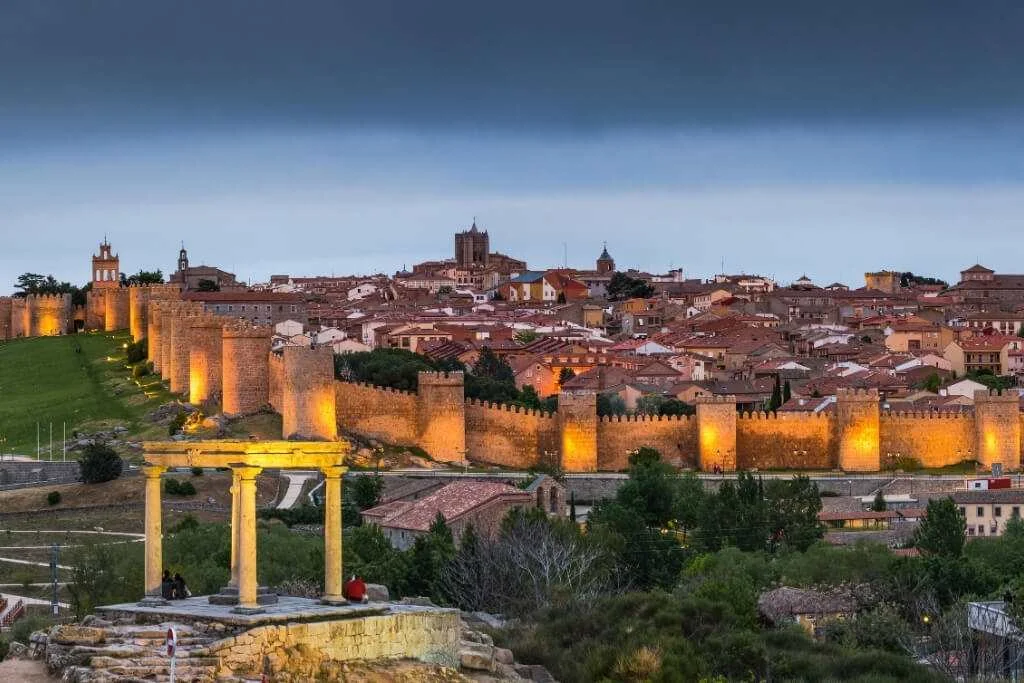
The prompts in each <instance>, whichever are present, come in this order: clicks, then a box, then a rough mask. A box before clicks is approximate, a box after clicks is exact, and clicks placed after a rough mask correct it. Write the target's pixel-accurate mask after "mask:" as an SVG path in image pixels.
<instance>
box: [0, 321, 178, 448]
mask: <svg viewBox="0 0 1024 683" xmlns="http://www.w3.org/2000/svg"><path fill="white" fill-rule="evenodd" d="M127 342H128V334H127V332H118V333H92V334H78V335H69V336H65V337H39V338H34V339H16V340H12V341H8V342H3V343H0V448H2V449H3V451H4V453H5V454H9V453H11V452H12V451H13V452H14V453H16V454H19V455H29V456H31V455H34V454H35V451H36V424H37V423H38V424H39V442H40V444H41V446H42V453H43V457H46V454H47V447H48V445H49V442H50V424H51V423H52V424H53V444H54V445H53V451H54V456H55V457H57V458H59V457H60V453H61V450H60V441H61V435H62V431H61V424H62V422H63V423H66V425H67V434H68V438H69V439H70V438H71V435H72V434H73V432H74V431H76V430H78V431H83V430H84V431H91V430H96V429H100V428H103V427H109V426H112V425H114V424H121V425H124V426H126V427H128V429H129V430H130V431H131V432H132V433H138V432H139V431H140V430H143V429H149V430H152V428H153V426H151V425H148V424H146V423H144V422H143V420H142V418H143V417H144V416H145V415H146V414H147V413H148V412H149V411H151V410H153V409H154V408H155V407H157V406H159V405H160V404H161V403H163V402H166V401H168V400H170V394H169V393H168V392H167V391H166V390H165V389H164V388H163V386H161V384H160V383H159V381H158V378H157V377H156V376H146V377H142V378H140V379H139V380H138V383H137V382H136V380H135V379H133V378H132V376H131V370H130V369H129V368H128V366H127V359H126V357H125V350H124V345H125V344H126V343H127ZM164 429H166V428H164ZM164 433H166V431H165V432H164Z"/></svg>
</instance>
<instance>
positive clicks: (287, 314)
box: [182, 291, 309, 326]
mask: <svg viewBox="0 0 1024 683" xmlns="http://www.w3.org/2000/svg"><path fill="white" fill-rule="evenodd" d="M182 298H183V299H185V300H186V301H197V302H199V303H201V304H202V305H203V308H204V309H206V312H207V313H213V314H214V315H221V316H224V317H225V318H232V319H236V320H246V321H248V322H250V323H252V324H253V325H272V326H273V325H277V324H278V323H282V322H284V321H286V320H294V321H295V322H298V323H301V324H302V325H303V326H305V325H308V324H309V316H308V313H307V311H306V301H305V299H303V297H302V295H301V294H278V293H275V292H223V291H221V292H195V291H191V292H184V293H183V294H182Z"/></svg>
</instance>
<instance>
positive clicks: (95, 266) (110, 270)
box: [92, 237, 121, 291]
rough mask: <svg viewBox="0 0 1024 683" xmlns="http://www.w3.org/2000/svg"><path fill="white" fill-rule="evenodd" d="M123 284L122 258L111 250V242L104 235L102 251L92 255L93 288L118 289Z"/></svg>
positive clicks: (101, 245) (101, 243)
mask: <svg viewBox="0 0 1024 683" xmlns="http://www.w3.org/2000/svg"><path fill="white" fill-rule="evenodd" d="M120 286H121V259H119V258H118V256H117V254H114V253H112V252H111V248H110V242H108V241H107V238H106V237H104V238H103V241H102V242H100V253H99V254H94V255H93V257H92V288H93V290H94V291H95V290H100V289H117V288H118V287H120Z"/></svg>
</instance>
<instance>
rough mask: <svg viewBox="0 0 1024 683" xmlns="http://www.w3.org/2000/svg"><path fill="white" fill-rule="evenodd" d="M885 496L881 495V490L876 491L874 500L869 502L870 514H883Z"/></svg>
mask: <svg viewBox="0 0 1024 683" xmlns="http://www.w3.org/2000/svg"><path fill="white" fill-rule="evenodd" d="M885 510H886V504H885V496H884V495H882V489H878V493H876V494H875V499H874V500H873V501H872V502H871V511H872V512H885Z"/></svg>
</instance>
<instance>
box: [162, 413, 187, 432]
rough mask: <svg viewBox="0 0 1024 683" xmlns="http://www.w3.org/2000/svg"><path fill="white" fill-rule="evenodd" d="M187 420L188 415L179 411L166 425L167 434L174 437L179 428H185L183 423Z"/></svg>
mask: <svg viewBox="0 0 1024 683" xmlns="http://www.w3.org/2000/svg"><path fill="white" fill-rule="evenodd" d="M186 420H188V415H187V414H186V413H185V411H184V410H179V411H178V414H177V415H175V416H174V418H173V419H172V420H171V421H170V423H169V424H168V425H167V433H168V434H169V435H170V436H174V435H175V434H177V433H178V432H180V431H181V428H182V427H184V426H185V421H186Z"/></svg>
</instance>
